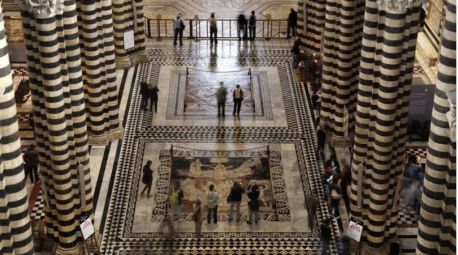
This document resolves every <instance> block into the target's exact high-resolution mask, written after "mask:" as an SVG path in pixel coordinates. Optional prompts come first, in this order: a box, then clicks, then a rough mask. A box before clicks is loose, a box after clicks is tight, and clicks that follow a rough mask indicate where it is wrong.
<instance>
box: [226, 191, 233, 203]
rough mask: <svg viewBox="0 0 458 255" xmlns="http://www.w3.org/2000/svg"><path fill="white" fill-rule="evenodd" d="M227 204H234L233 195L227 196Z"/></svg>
mask: <svg viewBox="0 0 458 255" xmlns="http://www.w3.org/2000/svg"><path fill="white" fill-rule="evenodd" d="M226 202H228V203H230V202H232V196H231V193H229V195H227V198H226Z"/></svg>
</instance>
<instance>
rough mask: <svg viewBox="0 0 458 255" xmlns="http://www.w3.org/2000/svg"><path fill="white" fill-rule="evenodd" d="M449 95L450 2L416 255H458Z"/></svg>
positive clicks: (452, 51)
mask: <svg viewBox="0 0 458 255" xmlns="http://www.w3.org/2000/svg"><path fill="white" fill-rule="evenodd" d="M447 93H453V94H455V93H456V3H455V1H454V0H453V1H447V3H446V16H445V24H444V30H443V33H442V42H441V50H440V57H439V63H438V74H437V79H436V93H435V97H434V106H433V113H432V120H431V132H430V137H429V142H428V155H427V162H426V172H425V180H424V187H423V195H422V199H421V209H420V220H419V224H418V237H417V250H416V254H455V250H456V222H455V220H456V218H455V217H456V141H455V140H454V139H451V134H452V133H454V132H456V127H455V126H450V124H449V121H448V118H447V116H446V114H447V112H448V111H450V110H451V107H452V106H451V105H450V101H449V99H448V96H447Z"/></svg>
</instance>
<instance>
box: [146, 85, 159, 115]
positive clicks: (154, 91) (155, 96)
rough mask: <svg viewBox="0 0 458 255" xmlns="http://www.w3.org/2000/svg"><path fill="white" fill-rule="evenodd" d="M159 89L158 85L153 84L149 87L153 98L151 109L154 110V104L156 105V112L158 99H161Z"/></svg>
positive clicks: (155, 111) (150, 95)
mask: <svg viewBox="0 0 458 255" xmlns="http://www.w3.org/2000/svg"><path fill="white" fill-rule="evenodd" d="M158 93H159V89H158V88H157V85H156V86H153V87H152V88H151V89H149V93H148V94H149V97H150V99H151V107H150V111H151V112H153V105H154V113H157V101H158V99H159V95H158Z"/></svg>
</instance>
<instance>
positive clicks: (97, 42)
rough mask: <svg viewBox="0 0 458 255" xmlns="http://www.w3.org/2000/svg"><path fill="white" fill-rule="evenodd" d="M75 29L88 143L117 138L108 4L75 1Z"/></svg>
mask: <svg viewBox="0 0 458 255" xmlns="http://www.w3.org/2000/svg"><path fill="white" fill-rule="evenodd" d="M77 8H78V21H79V22H78V27H79V35H80V46H81V62H82V72H83V84H84V92H85V97H86V113H87V125H88V135H89V140H90V142H91V143H95V144H97V143H102V144H104V143H106V142H107V141H110V140H112V139H113V138H119V137H120V134H121V132H120V130H121V129H120V128H119V116H118V91H117V86H116V63H115V47H114V38H113V19H112V10H111V1H110V0H106V1H100V0H98V1H78V2H77Z"/></svg>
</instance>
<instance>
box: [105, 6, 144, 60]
mask: <svg viewBox="0 0 458 255" xmlns="http://www.w3.org/2000/svg"><path fill="white" fill-rule="evenodd" d="M112 2H113V25H114V39H115V50H116V66H117V67H118V68H126V67H129V66H132V65H133V64H135V63H138V62H142V61H145V60H146V46H145V45H146V41H145V39H146V38H145V21H144V18H143V0H127V1H126V0H112ZM128 31H133V32H134V47H133V48H130V49H125V43H124V33H126V32H128Z"/></svg>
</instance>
